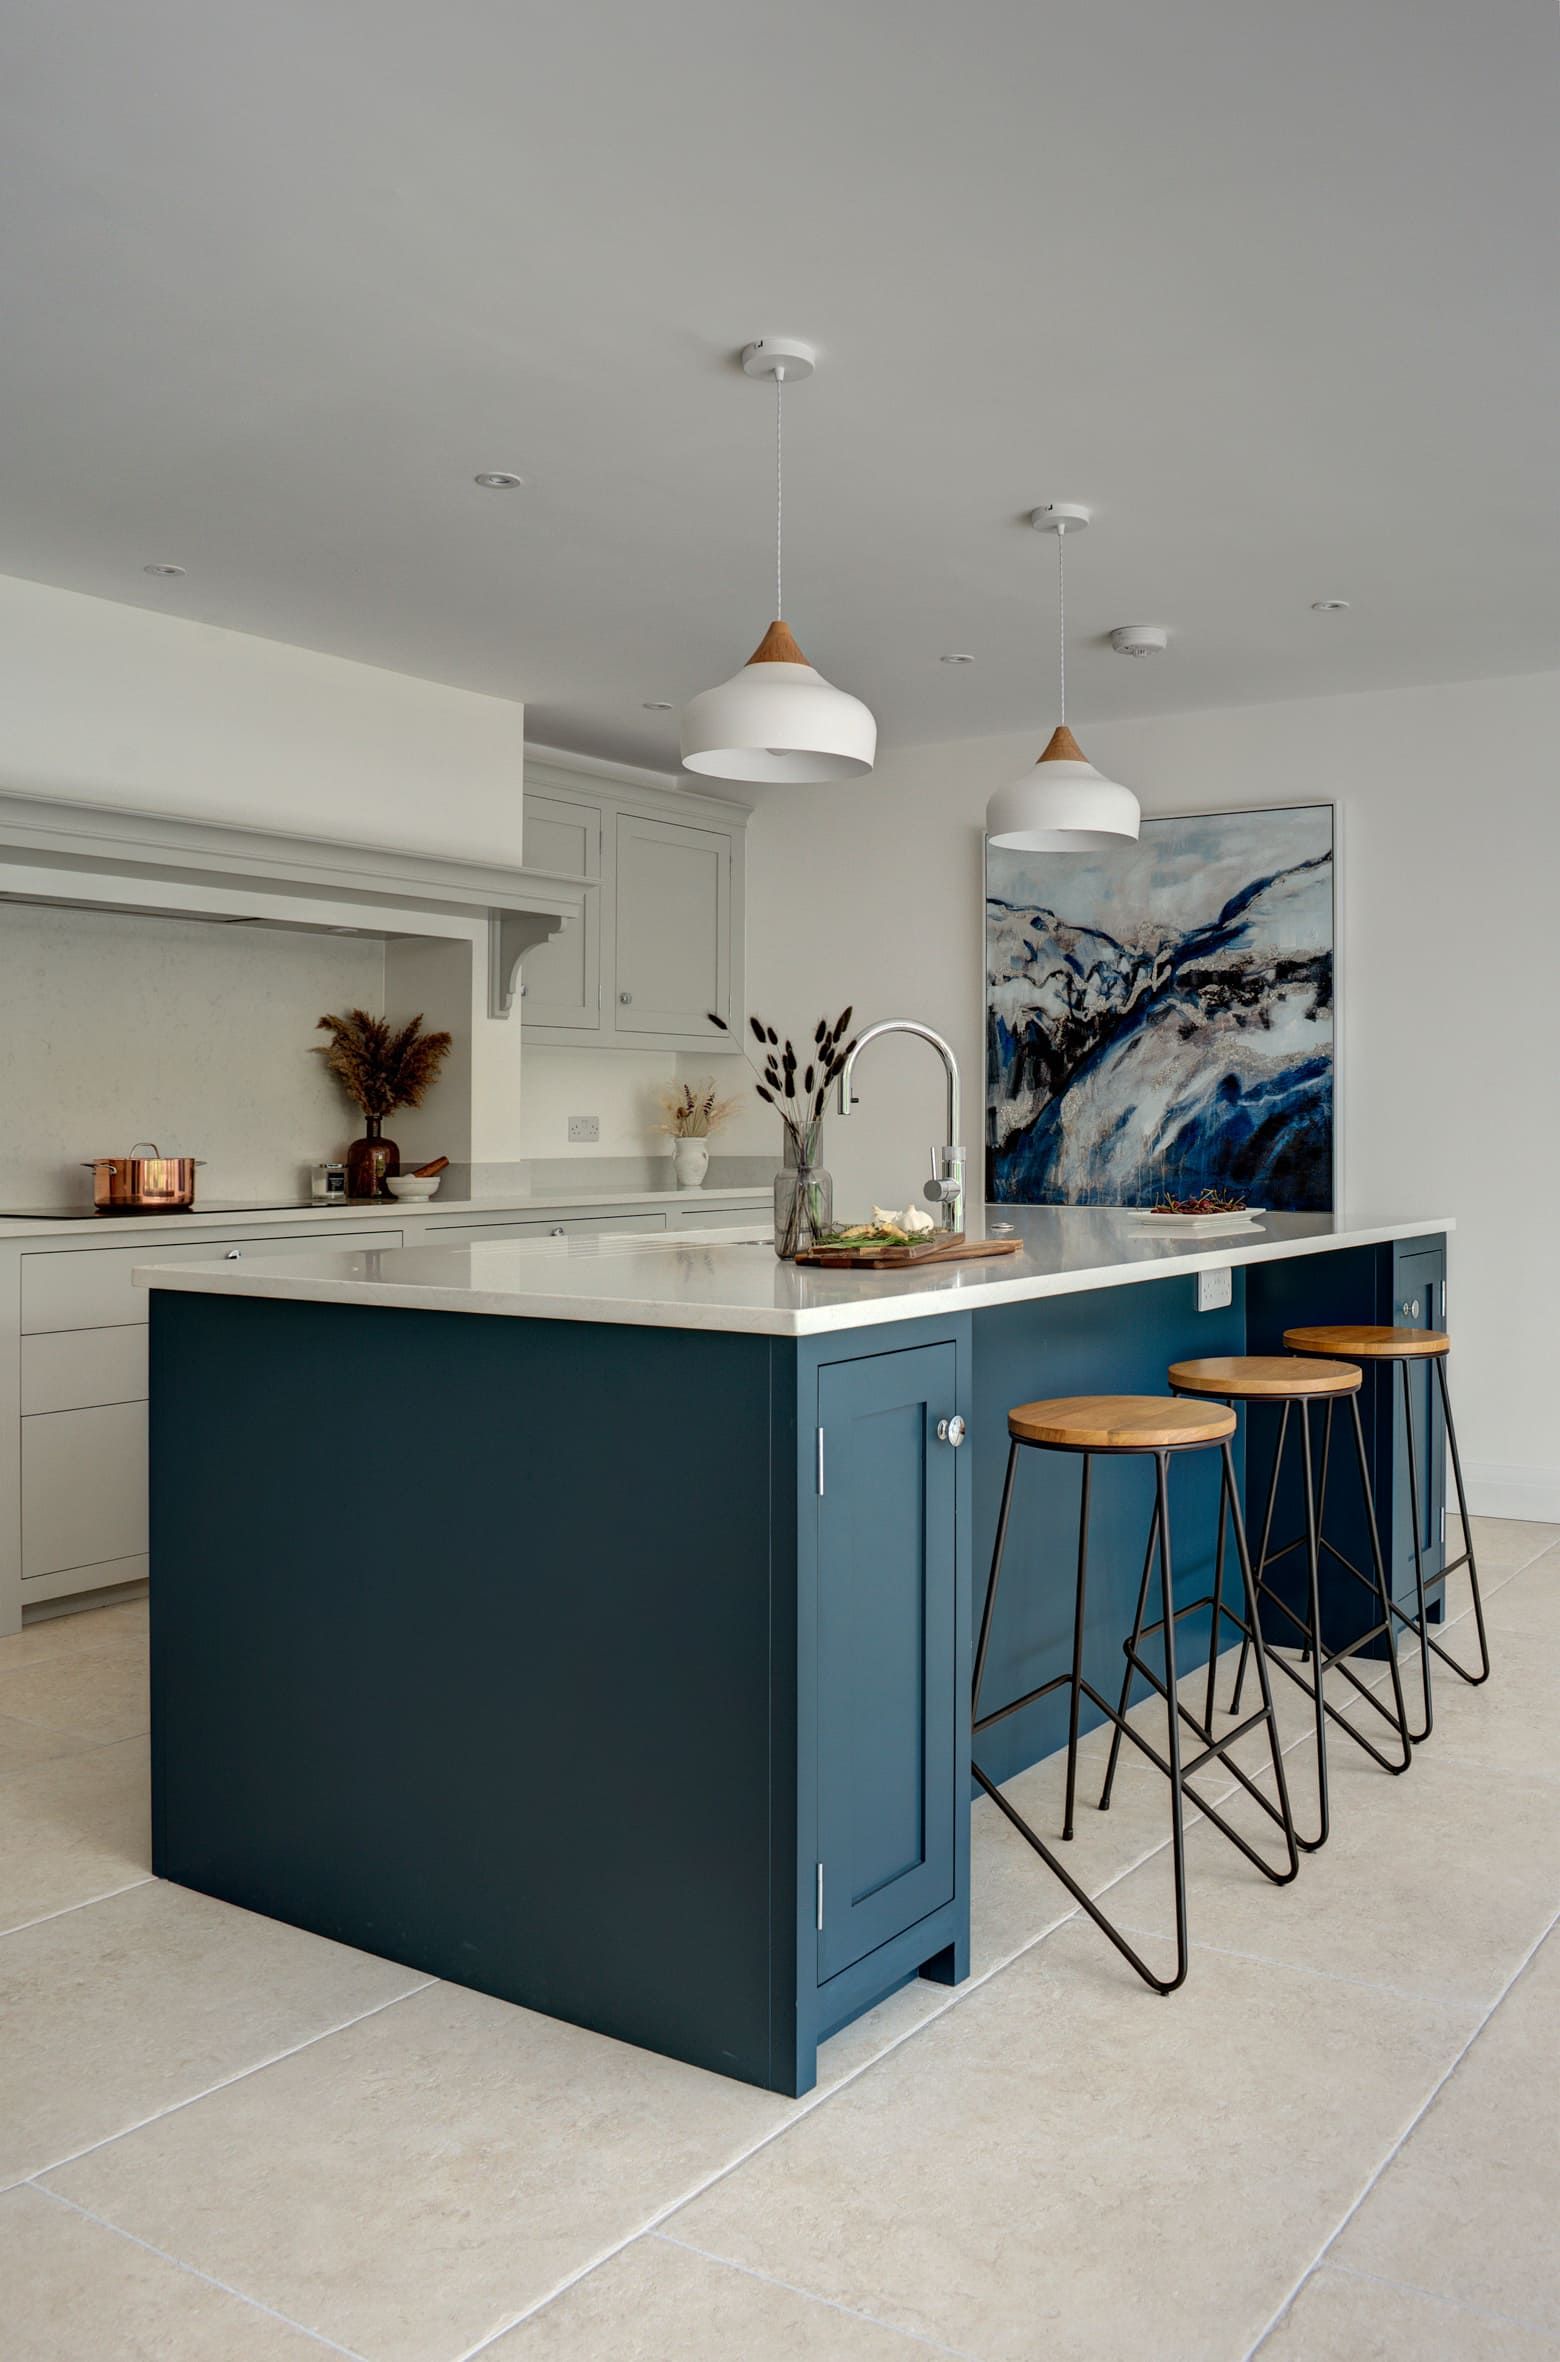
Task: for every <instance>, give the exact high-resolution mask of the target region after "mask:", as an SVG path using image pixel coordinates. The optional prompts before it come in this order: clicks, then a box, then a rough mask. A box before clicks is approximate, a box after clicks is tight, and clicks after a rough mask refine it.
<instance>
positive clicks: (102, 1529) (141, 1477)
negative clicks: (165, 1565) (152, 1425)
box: [22, 1402, 146, 1590]
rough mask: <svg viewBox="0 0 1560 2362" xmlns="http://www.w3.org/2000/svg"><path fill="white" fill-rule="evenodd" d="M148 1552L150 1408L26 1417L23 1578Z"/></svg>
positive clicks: (137, 1405) (136, 1405)
mask: <svg viewBox="0 0 1560 2362" xmlns="http://www.w3.org/2000/svg"><path fill="white" fill-rule="evenodd" d="M145 1548H146V1405H145V1403H144V1402H126V1403H115V1404H113V1405H112V1406H110V1407H109V1408H107V1409H102V1410H92V1411H53V1412H49V1413H47V1414H43V1415H40V1416H38V1417H35V1418H31V1419H24V1420H23V1421H22V1579H23V1581H24V1582H25V1581H27V1580H28V1579H29V1578H30V1577H32V1576H36V1575H48V1574H53V1573H54V1572H55V1571H56V1569H58V1568H60V1567H87V1566H92V1565H94V1564H96V1563H97V1562H98V1561H99V1560H103V1559H111V1558H130V1557H133V1556H135V1555H136V1554H137V1553H139V1552H141V1551H144V1550H145ZM80 1588H82V1589H83V1590H85V1589H87V1588H88V1586H87V1584H86V1583H83V1584H82V1585H81V1586H80Z"/></svg>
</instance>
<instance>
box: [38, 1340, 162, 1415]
mask: <svg viewBox="0 0 1560 2362" xmlns="http://www.w3.org/2000/svg"><path fill="white" fill-rule="evenodd" d="M145 1400H146V1330H145V1329H144V1327H143V1328H131V1327H129V1326H128V1325H126V1326H125V1327H124V1328H118V1329H62V1330H60V1331H59V1332H58V1333H57V1334H55V1335H52V1336H40V1337H24V1338H23V1339H22V1412H23V1415H24V1416H31V1415H32V1414H33V1413H35V1412H39V1411H84V1410H91V1409H94V1408H96V1407H97V1406H98V1405H100V1404H103V1403H114V1402H144V1401H145Z"/></svg>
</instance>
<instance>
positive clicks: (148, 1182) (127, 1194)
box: [83, 1140, 206, 1214]
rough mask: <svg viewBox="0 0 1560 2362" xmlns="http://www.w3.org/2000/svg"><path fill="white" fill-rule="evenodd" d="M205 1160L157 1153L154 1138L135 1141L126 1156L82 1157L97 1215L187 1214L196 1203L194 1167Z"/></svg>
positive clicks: (198, 1157) (197, 1157)
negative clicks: (88, 1174)
mask: <svg viewBox="0 0 1560 2362" xmlns="http://www.w3.org/2000/svg"><path fill="white" fill-rule="evenodd" d="M205 1161H206V1160H205V1158H204V1157H203V1156H159V1154H158V1152H157V1143H156V1141H155V1140H138V1141H137V1142H136V1144H135V1146H134V1147H133V1148H132V1149H131V1151H130V1154H129V1155H128V1156H90V1157H86V1158H84V1159H83V1162H84V1163H85V1165H86V1168H87V1171H88V1172H89V1173H90V1174H91V1175H92V1203H93V1204H94V1205H95V1206H96V1207H97V1210H98V1212H99V1213H100V1214H175V1213H187V1212H188V1211H189V1209H190V1207H191V1206H193V1204H194V1203H195V1168H196V1166H197V1165H203V1164H204V1163H205Z"/></svg>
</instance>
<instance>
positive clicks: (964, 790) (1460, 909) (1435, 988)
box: [729, 674, 1560, 1519]
mask: <svg viewBox="0 0 1560 2362" xmlns="http://www.w3.org/2000/svg"><path fill="white" fill-rule="evenodd" d="M1046 727H1048V725H1046V724H1037V727H1036V729H1035V731H1034V732H1032V733H1030V734H1029V735H1028V736H1026V737H1025V738H1023V739H1017V738H1010V739H987V740H970V741H965V742H963V743H962V744H957V745H949V746H935V747H918V748H915V749H913V750H910V751H907V752H902V753H896V754H892V755H890V756H888V757H887V758H885V760H884V762H883V763H882V764H881V766H880V767H879V769H878V771H877V772H876V773H875V775H874V776H873V778H872V779H871V780H870V781H868V782H866V783H865V784H864V785H863V786H862V787H860V788H852V789H840V788H812V789H808V788H801V789H785V790H769V791H767V792H765V793H764V795H763V796H762V800H761V802H760V805H759V809H758V811H757V813H756V814H755V817H754V820H753V824H752V835H751V846H750V856H749V898H750V899H749V910H750V918H749V991H750V997H751V1001H752V1005H753V1006H754V1007H755V1008H757V1009H760V1010H762V1011H763V1012H764V1014H765V1015H767V1016H770V1017H772V1018H773V1019H774V1020H775V1021H776V1023H777V1024H780V1025H782V1026H784V1027H789V1028H791V1029H793V1030H795V1029H797V1028H801V1027H805V1028H806V1029H807V1030H808V1031H809V1032H810V1030H811V1026H812V1023H813V1021H814V1019H815V1018H816V1017H817V1016H818V1015H820V1014H822V1013H823V1012H824V1010H825V1009H828V1010H829V1011H831V1012H832V1011H833V1010H834V1009H836V1008H837V1007H838V1006H839V1005H840V1004H841V1003H842V1002H844V1001H846V1000H851V1001H854V1002H855V1004H856V1015H857V1021H858V1023H870V1022H871V1021H872V1020H873V1019H875V1018H878V1017H885V1016H907V1017H919V1018H922V1019H924V1020H925V1021H926V1022H927V1023H929V1024H931V1025H933V1026H935V1027H937V1029H938V1030H939V1031H940V1032H943V1033H946V1034H947V1035H948V1037H949V1039H950V1040H951V1041H952V1042H953V1043H954V1045H955V1047H956V1049H957V1051H958V1053H959V1058H960V1063H961V1065H962V1068H963V1072H964V1080H965V1098H966V1110H967V1112H966V1115H965V1119H964V1132H965V1139H966V1142H967V1144H968V1145H969V1147H970V1149H971V1152H972V1155H973V1156H975V1157H976V1158H977V1159H978V1156H979V1151H980V1144H981V1142H982V1139H983V1135H984V1125H983V1117H982V1098H983V1087H984V1076H983V1069H982V1056H983V1053H982V1030H981V974H982V957H981V955H982V942H981V814H982V811H983V808H984V804H985V800H986V796H987V794H988V792H989V791H990V789H991V788H992V786H994V785H995V784H997V783H998V782H1000V781H1001V780H1003V779H1004V778H1006V777H1008V776H1009V775H1011V774H1012V773H1013V772H1015V771H1016V770H1018V769H1019V768H1020V767H1021V766H1022V765H1023V764H1024V763H1025V762H1026V761H1031V760H1033V758H1034V755H1035V753H1036V752H1037V751H1038V747H1039V745H1040V743H1041V742H1042V740H1043V738H1044V736H1045V730H1046ZM1080 735H1081V736H1082V737H1083V740H1084V744H1085V746H1086V748H1087V750H1088V752H1089V753H1090V754H1091V755H1092V756H1093V757H1094V759H1095V761H1096V762H1098V763H1099V764H1100V765H1101V767H1102V768H1104V769H1107V770H1109V771H1111V772H1112V773H1114V775H1115V776H1117V777H1119V778H1122V779H1125V780H1127V781H1128V782H1129V783H1130V784H1131V785H1132V786H1134V787H1135V788H1137V790H1138V792H1139V794H1140V795H1141V797H1142V799H1143V804H1144V808H1145V810H1147V811H1195V810H1199V809H1208V808H1216V807H1220V806H1235V805H1242V804H1246V803H1253V804H1258V803H1280V802H1285V801H1294V800H1301V799H1303V800H1307V801H1315V800H1317V799H1318V798H1326V797H1330V798H1332V799H1333V800H1335V801H1336V802H1337V803H1338V804H1339V806H1340V808H1341V879H1342V901H1343V944H1342V951H1341V961H1340V1007H1339V1021H1340V1029H1341V1068H1340V1080H1341V1104H1340V1125H1341V1136H1342V1145H1343V1159H1344V1186H1345V1192H1346V1204H1345V1211H1346V1212H1348V1213H1350V1214H1354V1215H1359V1216H1361V1217H1366V1216H1369V1215H1370V1214H1372V1213H1381V1214H1383V1215H1400V1214H1411V1215H1412V1214H1419V1213H1424V1214H1425V1215H1427V1216H1441V1215H1450V1216H1453V1217H1455V1219H1456V1221H1457V1223H1458V1225H1459V1227H1458V1232H1457V1235H1456V1238H1455V1239H1454V1241H1453V1247H1452V1281H1451V1294H1450V1303H1451V1315H1452V1324H1453V1327H1454V1330H1455V1334H1456V1339H1457V1355H1456V1360H1455V1363H1454V1374H1455V1378H1456V1382H1457V1385H1458V1391H1459V1397H1460V1401H1461V1405H1462V1422H1461V1425H1462V1441H1463V1450H1464V1457H1465V1460H1466V1461H1467V1462H1468V1463H1469V1464H1470V1473H1471V1474H1473V1475H1474V1476H1475V1477H1476V1480H1477V1502H1476V1505H1479V1506H1483V1507H1485V1508H1487V1509H1489V1510H1491V1511H1492V1512H1494V1513H1496V1514H1505V1515H1527V1516H1544V1517H1551V1518H1556V1519H1560V1378H1557V1376H1556V1373H1555V1367H1554V1362H1553V1357H1552V1355H1551V1353H1550V1351H1549V1347H1548V1342H1547V1335H1546V1329H1545V1323H1544V1320H1543V1318H1542V1316H1541V1314H1542V1311H1543V1310H1547V1307H1548V1305H1549V1304H1550V1303H1551V1302H1552V1301H1553V1300H1554V1298H1555V1296H1556V1294H1557V1293H1560V1225H1557V1223H1556V1220H1555V1213H1554V1192H1555V1175H1556V1173H1557V1172H1560V1067H1557V1055H1556V1032H1557V1022H1560V987H1557V981H1556V960H1555V950H1554V945H1555V942H1556V923H1555V904H1556V898H1557V893H1560V798H1557V794H1556V781H1555V775H1556V768H1557V755H1560V674H1543V675H1537V676H1533V675H1529V676H1526V677H1524V678H1521V679H1516V680H1508V681H1485V682H1474V683H1466V684H1456V685H1452V686H1448V687H1445V688H1437V689H1426V690H1405V691H1394V692H1386V693H1382V694H1379V695H1372V696H1358V697H1348V698H1328V699H1318V700H1314V701H1310V702H1307V703H1303V704H1293V705H1283V706H1249V707H1240V708H1235V709H1228V710H1224V711H1220V712H1215V713H1206V714H1195V715H1177V716H1173V717H1170V718H1167V719H1162V720H1156V721H1145V722H1136V723H1115V724H1112V725H1110V726H1108V727H1107V726H1105V725H1100V726H1098V727H1095V726H1092V725H1091V726H1089V727H1087V728H1085V727H1083V725H1082V724H1080ZM868 1056H869V1058H870V1059H871V1064H870V1065H868V1064H866V1063H865V1062H864V1063H863V1067H862V1083H863V1102H864V1103H863V1105H862V1107H861V1108H860V1110H859V1111H858V1112H857V1113H856V1114H854V1115H853V1116H852V1117H851V1118H850V1119H849V1121H848V1122H846V1121H842V1120H841V1119H840V1118H839V1117H838V1116H837V1115H836V1116H833V1117H831V1119H830V1122H829V1125H828V1130H827V1146H826V1154H827V1159H828V1162H829V1165H830V1167H831V1169H832V1171H833V1172H834V1174H835V1177H836V1203H837V1204H838V1205H842V1206H843V1207H844V1208H845V1209H846V1210H849V1211H851V1212H855V1211H858V1210H860V1209H861V1208H862V1207H864V1206H865V1205H866V1203H867V1202H868V1200H869V1199H871V1198H877V1199H878V1200H880V1201H882V1202H885V1203H892V1202H894V1201H895V1199H896V1198H897V1199H901V1200H902V1199H903V1198H904V1197H905V1196H906V1195H907V1194H909V1193H910V1192H912V1191H917V1190H919V1187H920V1184H921V1181H922V1179H923V1178H924V1175H925V1171H926V1161H925V1152H926V1148H927V1146H928V1145H929V1144H930V1143H931V1142H932V1141H934V1140H936V1139H939V1138H940V1137H941V1132H942V1122H943V1116H942V1098H941V1080H940V1076H939V1073H938V1070H937V1068H936V1064H935V1061H934V1060H933V1058H932V1056H931V1055H930V1053H929V1052H927V1051H925V1050H924V1049H922V1048H920V1047H919V1046H918V1045H916V1044H914V1043H906V1044H903V1045H900V1044H895V1045H892V1046H890V1047H887V1048H878V1049H875V1050H874V1051H872V1052H869V1053H868ZM772 1138H773V1130H772V1127H771V1125H770V1124H769V1123H768V1122H766V1121H765V1120H764V1119H763V1118H762V1115H761V1114H759V1115H757V1116H755V1117H749V1118H747V1119H745V1121H744V1125H743V1129H742V1132H741V1134H740V1136H738V1135H735V1134H734V1135H732V1136H731V1139H730V1143H729V1144H730V1145H731V1146H733V1147H742V1148H748V1147H753V1146H760V1147H767V1146H769V1145H771V1144H772ZM974 1170H975V1171H976V1172H977V1173H978V1171H979V1164H978V1161H977V1163H976V1164H975V1167H974Z"/></svg>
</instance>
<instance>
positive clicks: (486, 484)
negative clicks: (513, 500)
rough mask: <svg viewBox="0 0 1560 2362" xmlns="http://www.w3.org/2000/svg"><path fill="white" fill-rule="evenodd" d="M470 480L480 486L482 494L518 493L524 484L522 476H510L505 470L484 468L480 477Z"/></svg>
mask: <svg viewBox="0 0 1560 2362" xmlns="http://www.w3.org/2000/svg"><path fill="white" fill-rule="evenodd" d="M471 480H472V482H473V483H474V484H480V485H481V487H482V489H483V491H484V492H518V491H519V489H520V487H521V485H522V484H523V483H524V482H525V478H524V476H512V475H511V474H510V473H509V471H508V469H507V468H484V469H483V471H482V473H481V475H479V476H473V477H472V479H471Z"/></svg>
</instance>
